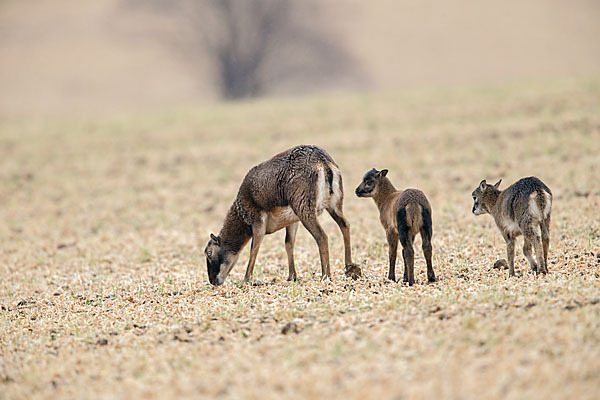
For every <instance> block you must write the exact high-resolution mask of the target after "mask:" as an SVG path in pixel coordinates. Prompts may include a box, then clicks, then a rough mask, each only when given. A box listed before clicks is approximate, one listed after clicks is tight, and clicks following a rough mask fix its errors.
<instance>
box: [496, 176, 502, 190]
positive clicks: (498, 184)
mask: <svg viewBox="0 0 600 400" xmlns="http://www.w3.org/2000/svg"><path fill="white" fill-rule="evenodd" d="M500 182H502V178H500V180H499V181H498V182H496V183H494V189H498V186H500Z"/></svg>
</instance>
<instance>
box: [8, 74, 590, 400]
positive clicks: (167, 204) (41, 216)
mask: <svg viewBox="0 0 600 400" xmlns="http://www.w3.org/2000/svg"><path fill="white" fill-rule="evenodd" d="M599 110H600V83H599V81H598V80H585V81H582V80H580V81H566V82H565V81H563V82H551V83H547V82H546V83H541V84H531V85H517V86H511V87H503V88H500V87H496V88H485V89H469V90H466V89H465V90H452V91H434V92H413V93H409V94H404V95H391V94H389V95H385V94H381V95H365V96H354V95H347V96H330V97H321V98H307V99H300V100H285V99H284V100H265V101H258V102H250V103H242V104H234V105H217V106H210V107H207V108H194V109H191V108H190V109H180V110H175V111H171V112H164V113H162V114H160V115H138V116H129V117H121V118H114V119H111V120H109V121H99V120H98V119H74V118H73V119H68V120H65V119H63V120H26V121H5V122H4V123H2V125H0V182H1V186H0V221H1V223H0V239H1V241H0V254H1V259H0V263H1V264H0V276H1V278H2V279H1V280H0V305H1V311H0V398H28V399H35V398H50V397H55V396H62V397H70V398H113V397H121V398H140V397H143V398H167V397H175V396H177V397H182V398H189V397H198V396H202V397H209V396H210V397H212V396H223V397H230V398H239V397H242V396H243V397H249V398H259V397H260V398H295V397H311V396H320V397H332V396H336V397H342V396H350V397H355V398H379V397H383V398H392V397H393V398H438V397H446V398H499V397H506V398H594V397H597V396H598V392H599V391H600V344H599V341H600V303H599V302H600V290H599V289H600V284H599V280H598V278H599V262H600V259H599V258H598V257H599V253H600V246H599V244H600V239H599V238H600V223H599V218H598V210H599V206H600V184H599V182H600V115H599ZM299 143H313V144H318V145H321V146H323V147H324V148H326V149H327V150H328V151H329V152H330V154H331V155H332V156H333V157H334V159H335V160H336V161H337V163H338V164H339V166H340V168H341V170H342V172H343V173H344V179H345V189H346V201H345V212H346V216H347V217H348V219H349V220H350V223H351V225H352V235H353V250H354V258H355V261H357V262H359V263H362V266H363V272H364V277H363V278H362V279H360V280H358V281H349V280H347V279H346V278H345V277H344V276H343V274H342V271H343V266H342V264H341V261H340V260H341V255H342V241H341V235H340V233H339V231H338V229H337V227H336V225H335V224H334V223H333V221H331V220H330V218H329V217H328V216H323V217H322V218H321V220H322V221H323V224H324V227H325V229H326V231H327V233H328V234H329V238H330V246H331V256H332V270H333V271H334V276H333V281H332V282H321V280H320V279H319V275H320V272H319V271H320V267H319V265H318V254H317V249H316V245H315V243H314V242H313V240H312V239H311V238H310V237H309V235H308V234H307V233H306V231H305V230H303V229H301V231H300V233H299V238H298V242H297V246H296V259H297V267H298V269H299V274H300V281H299V282H297V283H288V282H286V281H285V278H286V268H287V266H286V261H285V260H286V258H285V251H284V247H283V236H284V235H283V233H282V232H278V233H276V234H274V235H271V236H269V237H267V238H266V239H265V241H264V242H263V246H262V249H261V251H260V254H259V258H258V264H257V268H256V269H255V280H260V281H262V282H264V284H262V285H255V286H243V285H240V280H241V278H242V276H243V273H244V269H245V265H244V263H245V261H246V260H247V249H246V250H245V251H244V255H243V257H241V260H240V262H239V263H238V265H237V267H236V268H235V269H234V271H233V273H232V274H231V276H230V278H229V279H228V281H227V282H226V284H225V285H224V286H222V287H219V288H214V287H211V286H210V285H209V284H208V282H207V275H206V266H205V262H204V260H203V257H202V250H203V247H204V244H205V242H206V240H207V238H208V234H209V233H210V232H211V231H213V232H216V231H218V230H219V228H220V223H221V221H222V219H223V217H224V214H225V212H226V210H227V208H228V207H229V204H230V203H231V201H232V199H233V198H234V196H235V193H236V190H237V186H238V185H239V183H240V181H241V179H242V177H243V175H244V174H245V172H246V171H247V169H248V168H249V167H250V166H252V165H254V164H256V163H257V162H259V161H261V160H263V159H266V158H267V157H269V156H270V155H272V154H274V153H276V152H278V151H280V150H283V149H286V148H288V147H290V146H292V145H295V144H299ZM374 166H375V167H378V168H384V167H385V168H389V169H390V173H389V177H390V178H391V179H392V181H393V182H394V183H395V184H396V185H397V186H398V187H407V186H413V187H419V188H421V189H423V190H424V191H425V192H426V193H427V194H428V196H429V198H430V200H431V203H432V205H433V210H434V214H433V217H434V242H433V244H434V254H435V256H434V257H435V258H434V262H435V270H436V273H437V275H438V277H439V282H438V283H435V284H426V279H425V268H424V262H423V258H422V256H421V253H420V251H418V254H419V255H418V259H417V265H416V268H417V271H418V274H417V284H416V285H415V286H414V287H407V286H405V285H402V284H393V283H389V282H386V281H385V280H384V276H385V274H386V270H387V266H386V258H387V247H386V245H385V244H384V233H383V230H382V228H381V227H380V225H379V222H378V216H377V211H376V208H375V206H374V204H373V203H372V201H371V200H368V199H358V198H356V197H355V196H354V195H353V189H354V187H355V186H356V185H357V184H358V183H359V181H360V178H361V176H362V174H363V173H364V172H365V171H366V170H367V169H369V168H371V167H374ZM528 175H537V176H539V177H540V178H542V179H543V180H544V181H545V182H546V183H547V184H548V185H549V186H550V187H551V188H552V189H553V191H554V194H555V197H554V208H553V220H552V230H551V233H552V239H551V253H550V266H549V269H550V274H549V275H548V276H541V277H535V276H534V275H532V274H530V273H528V272H527V268H526V261H525V259H524V257H523V255H522V252H521V249H520V246H521V244H520V243H519V247H518V252H517V265H518V269H519V270H520V271H522V272H524V274H523V276H521V277H519V278H513V279H508V278H507V272H506V271H499V270H495V269H493V268H492V265H493V263H494V261H496V260H497V259H498V258H503V257H505V255H504V254H505V253H504V252H505V246H504V243H503V241H502V239H501V237H500V234H499V233H498V231H497V230H496V228H495V226H494V225H493V222H492V219H491V217H489V216H482V217H478V218H476V217H474V216H473V215H472V214H471V213H470V209H471V197H470V193H471V191H472V189H473V188H474V187H475V185H476V184H477V183H478V182H479V181H480V180H481V179H482V178H487V179H489V180H495V179H497V178H499V177H502V178H503V179H504V182H506V184H508V183H510V182H513V181H515V180H516V179H517V178H520V177H522V176H528ZM418 245H420V242H419V244H418ZM399 265H401V262H400V260H399ZM290 321H294V323H295V324H296V325H295V328H292V329H291V330H290V331H289V332H288V334H287V335H284V334H282V328H283V327H284V326H285V325H286V324H287V323H288V322H290Z"/></svg>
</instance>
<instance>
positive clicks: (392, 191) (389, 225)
mask: <svg viewBox="0 0 600 400" xmlns="http://www.w3.org/2000/svg"><path fill="white" fill-rule="evenodd" d="M387 173H388V170H387V169H384V170H381V171H378V170H376V169H375V168H373V169H372V170H370V171H368V172H367V173H366V174H365V176H364V177H363V179H362V182H361V183H360V185H359V186H358V187H357V188H356V190H355V193H356V195H357V196H358V197H372V198H373V200H375V204H376V205H377V208H379V219H380V221H381V225H383V229H385V232H386V236H387V241H388V245H389V265H390V266H389V271H388V279H390V280H392V281H396V272H395V271H396V253H397V250H398V240H400V243H401V244H402V256H403V258H404V277H403V280H404V282H408V284H409V285H411V286H412V285H413V284H414V283H415V276H414V275H415V272H414V262H415V257H414V254H415V252H414V250H413V242H414V240H415V237H416V235H417V234H418V233H420V234H421V239H422V242H423V246H422V247H423V253H424V255H425V261H426V263H427V280H428V281H429V282H435V281H436V278H435V273H434V271H433V265H432V261H431V257H432V252H433V250H432V246H431V237H432V236H433V225H432V220H431V205H430V204H429V201H428V200H427V197H426V196H425V194H424V193H423V192H422V191H420V190H418V189H405V190H396V188H395V187H394V185H392V182H390V180H389V179H388V178H387V177H386V175H387Z"/></svg>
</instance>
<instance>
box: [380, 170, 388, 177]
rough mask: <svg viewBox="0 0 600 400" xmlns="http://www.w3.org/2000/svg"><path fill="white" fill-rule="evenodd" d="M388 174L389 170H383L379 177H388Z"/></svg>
mask: <svg viewBox="0 0 600 400" xmlns="http://www.w3.org/2000/svg"><path fill="white" fill-rule="evenodd" d="M387 173H388V170H387V169H382V170H381V172H380V173H379V175H381V176H386V175H387Z"/></svg>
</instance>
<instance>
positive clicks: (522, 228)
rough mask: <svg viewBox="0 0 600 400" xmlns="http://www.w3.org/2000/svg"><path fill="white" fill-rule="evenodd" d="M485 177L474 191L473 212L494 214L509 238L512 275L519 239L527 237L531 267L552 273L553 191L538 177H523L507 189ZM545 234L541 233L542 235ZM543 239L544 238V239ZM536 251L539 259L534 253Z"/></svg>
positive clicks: (525, 249)
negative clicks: (550, 261)
mask: <svg viewBox="0 0 600 400" xmlns="http://www.w3.org/2000/svg"><path fill="white" fill-rule="evenodd" d="M500 182H502V179H500V180H499V181H498V182H496V183H495V184H494V185H489V184H487V182H486V181H485V179H484V180H482V181H481V183H480V184H479V186H478V187H477V188H476V189H475V190H474V191H473V193H472V196H473V202H474V203H473V214H475V215H481V214H491V215H492V216H493V217H494V220H495V221H496V225H497V226H498V229H500V232H501V233H502V237H503V238H504V240H505V241H506V253H507V258H508V268H509V276H514V275H515V239H516V238H517V237H518V236H519V235H521V234H522V235H523V236H524V244H523V254H525V257H527V260H528V261H529V264H530V265H531V270H532V271H534V272H536V273H537V274H540V273H542V274H546V273H548V250H549V247H550V214H551V211H552V192H551V191H550V189H549V188H548V186H546V185H545V184H544V182H542V181H541V180H540V179H538V178H536V177H535V176H530V177H528V178H523V179H520V180H518V181H517V182H515V183H513V184H512V185H510V186H509V187H508V188H506V189H505V190H499V189H498V188H499V186H500ZM540 234H541V235H540ZM540 239H541V240H540ZM532 248H533V249H534V251H535V259H534V257H533V254H532V252H531V250H532Z"/></svg>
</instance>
